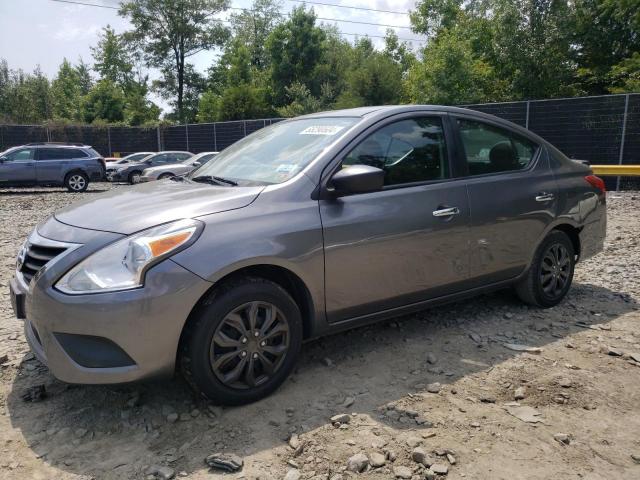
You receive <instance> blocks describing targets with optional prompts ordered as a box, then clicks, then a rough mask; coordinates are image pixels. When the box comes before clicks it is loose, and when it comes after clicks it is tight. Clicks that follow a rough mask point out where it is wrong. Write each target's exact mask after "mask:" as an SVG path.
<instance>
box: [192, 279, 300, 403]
mask: <svg viewBox="0 0 640 480" xmlns="http://www.w3.org/2000/svg"><path fill="white" fill-rule="evenodd" d="M301 344H302V320H301V316H300V310H299V308H298V306H297V304H296V303H295V301H294V300H293V299H292V298H291V296H290V295H289V294H288V293H287V292H286V290H284V289H283V288H282V287H281V286H280V285H278V284H276V283H274V282H271V281H269V280H266V279H262V278H243V279H238V280H236V281H234V282H231V283H228V284H226V285H223V286H221V287H220V288H218V289H216V290H214V291H213V292H212V293H211V294H210V295H209V297H208V298H207V299H205V301H204V302H202V304H201V305H200V306H199V307H198V308H197V309H196V311H195V312H194V314H193V318H192V319H191V320H190V323H189V325H188V326H187V330H186V331H185V333H184V336H183V341H182V344H181V355H180V366H181V370H182V373H183V375H184V377H185V378H186V380H187V381H188V382H189V384H190V385H191V386H192V387H193V388H194V389H195V390H196V391H197V392H199V393H200V394H202V395H203V396H204V397H206V398H207V399H209V400H210V401H212V402H214V403H219V404H223V405H242V404H246V403H250V402H254V401H256V400H259V399H261V398H263V397H265V396H267V395H269V394H270V393H271V392H273V391H274V390H276V389H277V388H278V387H279V386H280V385H281V384H282V382H284V380H285V379H286V378H287V376H288V375H289V373H290V372H291V370H292V369H293V367H294V365H295V362H296V360H297V357H298V354H299V352H300V346H301Z"/></svg>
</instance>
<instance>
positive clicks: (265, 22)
mask: <svg viewBox="0 0 640 480" xmlns="http://www.w3.org/2000/svg"><path fill="white" fill-rule="evenodd" d="M280 10H281V2H280V1H278V0H254V1H253V3H252V5H251V7H250V8H248V9H245V10H242V12H241V13H233V14H232V15H231V16H230V18H229V20H230V21H231V25H232V27H231V28H232V30H233V35H234V39H235V40H237V41H239V42H241V43H242V44H244V45H245V46H246V47H247V49H248V50H249V55H250V58H251V65H253V66H254V67H256V68H258V69H260V70H263V69H265V68H267V67H268V66H269V60H270V58H269V56H268V55H267V54H266V52H265V44H266V42H267V38H268V37H269V35H270V34H271V32H272V31H273V29H274V28H275V27H276V26H277V25H278V24H279V23H280V19H281V18H282V13H281V12H280Z"/></svg>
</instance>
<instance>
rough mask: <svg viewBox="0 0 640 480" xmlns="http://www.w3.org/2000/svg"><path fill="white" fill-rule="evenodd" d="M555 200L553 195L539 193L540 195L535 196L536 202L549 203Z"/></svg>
mask: <svg viewBox="0 0 640 480" xmlns="http://www.w3.org/2000/svg"><path fill="white" fill-rule="evenodd" d="M554 198H556V196H555V195H554V194H553V193H544V192H540V194H538V195H536V202H550V201H551V200H553V199H554Z"/></svg>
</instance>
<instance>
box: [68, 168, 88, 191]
mask: <svg viewBox="0 0 640 480" xmlns="http://www.w3.org/2000/svg"><path fill="white" fill-rule="evenodd" d="M64 186H65V187H67V190H68V191H70V192H76V193H79V192H84V191H85V190H86V189H87V187H88V186H89V177H87V176H86V175H85V174H84V173H83V172H71V173H70V174H69V175H67V176H66V177H65V179H64Z"/></svg>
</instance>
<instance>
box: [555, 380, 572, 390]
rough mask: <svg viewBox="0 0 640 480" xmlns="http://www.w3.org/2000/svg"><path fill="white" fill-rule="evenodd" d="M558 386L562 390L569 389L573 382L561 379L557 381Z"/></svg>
mask: <svg viewBox="0 0 640 480" xmlns="http://www.w3.org/2000/svg"><path fill="white" fill-rule="evenodd" d="M558 385H560V386H561V387H562V388H571V387H572V386H573V382H572V381H571V379H570V378H561V379H560V380H558Z"/></svg>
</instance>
